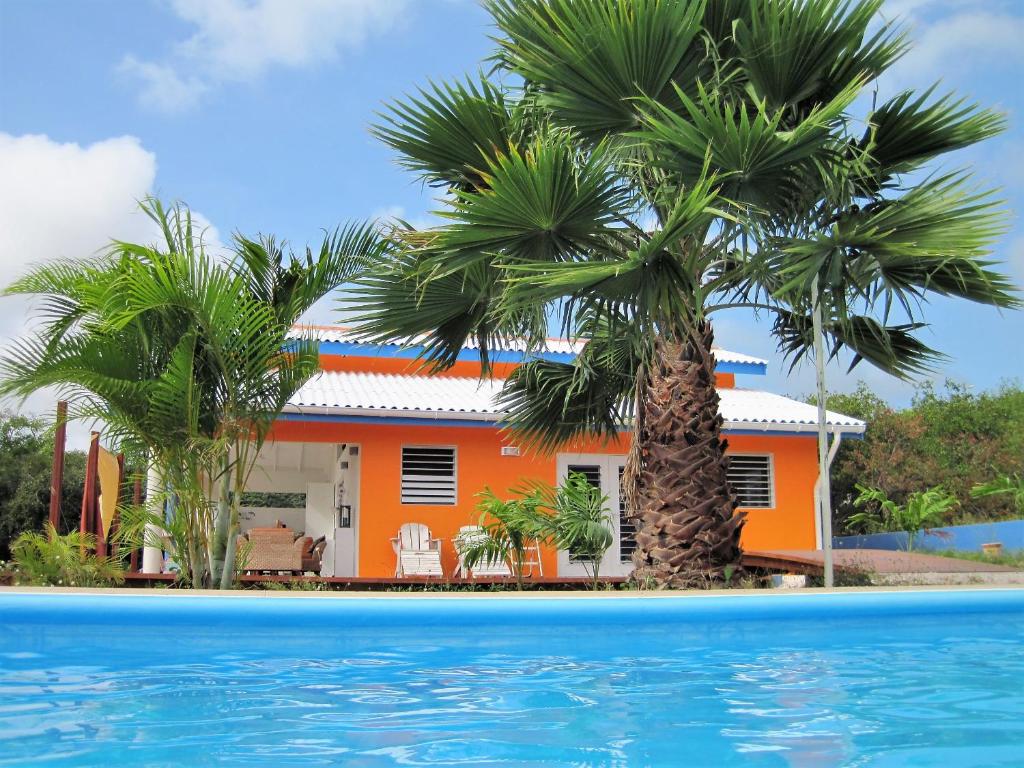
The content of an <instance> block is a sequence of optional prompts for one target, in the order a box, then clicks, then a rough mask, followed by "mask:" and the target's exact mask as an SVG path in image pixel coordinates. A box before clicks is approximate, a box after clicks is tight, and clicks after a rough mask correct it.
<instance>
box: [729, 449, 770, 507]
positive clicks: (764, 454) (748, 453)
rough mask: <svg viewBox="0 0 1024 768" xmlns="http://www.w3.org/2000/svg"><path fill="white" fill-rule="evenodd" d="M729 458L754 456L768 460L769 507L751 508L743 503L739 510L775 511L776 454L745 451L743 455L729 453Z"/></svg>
mask: <svg viewBox="0 0 1024 768" xmlns="http://www.w3.org/2000/svg"><path fill="white" fill-rule="evenodd" d="M726 455H727V456H729V458H732V457H734V456H752V457H756V458H766V459H768V499H769V503H768V506H760V505H759V506H754V507H750V506H747V505H745V504H743V503H740V504H739V506H737V509H775V454H774V453H757V452H751V451H745V452H743V453H733V452H732V451H729V452H728V453H727V454H726Z"/></svg>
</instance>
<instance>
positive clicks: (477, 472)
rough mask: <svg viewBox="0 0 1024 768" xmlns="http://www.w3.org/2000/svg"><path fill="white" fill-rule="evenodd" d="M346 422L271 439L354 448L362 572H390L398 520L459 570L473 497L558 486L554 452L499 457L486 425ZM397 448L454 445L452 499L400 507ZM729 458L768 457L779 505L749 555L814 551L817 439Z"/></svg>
mask: <svg viewBox="0 0 1024 768" xmlns="http://www.w3.org/2000/svg"><path fill="white" fill-rule="evenodd" d="M394 422H395V423H393V424H380V423H373V424H367V423H345V422H336V421H280V422H278V423H277V424H276V425H275V427H274V430H273V433H272V434H271V439H272V440H278V441H287V442H293V441H298V442H309V443H358V444H359V445H360V461H361V470H360V471H361V489H362V490H361V498H360V502H359V517H358V534H359V575H360V576H371V577H373V576H376V577H383V576H391V575H393V573H394V567H395V556H394V552H393V550H392V547H391V542H390V539H391V537H393V536H395V534H396V533H397V531H398V528H399V526H401V525H402V524H403V523H409V522H419V523H424V524H426V525H427V526H428V527H429V528H430V530H431V532H432V534H433V535H434V536H436V537H439V538H441V539H442V562H443V565H444V569H445V572H446V573H451V572H452V571H453V570H454V568H455V564H456V560H455V552H454V549H453V547H452V544H451V540H452V538H453V537H454V536H455V534H456V533H457V532H458V530H459V528H460V527H461V526H463V525H470V524H474V523H476V522H477V520H478V518H479V515H478V513H477V512H476V511H475V505H476V498H475V496H476V494H477V493H479V492H480V491H481V490H482V489H483V488H484V487H485V486H486V487H490V488H491V489H492V490H494V491H495V492H496V493H498V494H505V493H509V492H510V491H511V490H512V489H514V488H515V487H516V486H517V485H519V484H520V483H522V481H523V480H525V479H536V480H541V481H544V482H547V483H552V484H553V483H555V482H556V480H557V477H556V460H555V457H554V456H540V455H537V454H535V453H532V452H529V451H525V450H524V451H523V455H521V456H502V455H501V447H502V446H503V445H511V444H514V441H512V440H511V439H510V438H509V437H508V436H505V435H502V434H501V433H500V432H499V430H497V429H496V428H494V427H493V426H491V425H480V426H435V425H412V424H403V423H402V422H401V420H400V419H395V420H394ZM403 445H444V446H455V447H456V448H457V459H456V462H457V503H456V505H455V506H450V505H445V506H440V505H404V504H402V503H401V495H400V492H401V479H400V474H401V451H402V446H403ZM729 445H730V450H731V451H735V452H749V453H771V454H773V455H774V473H775V478H774V485H775V504H776V506H775V508H774V509H770V510H768V509H766V510H751V511H750V512H749V515H748V522H747V524H746V526H745V528H744V531H743V538H742V542H743V545H744V547H746V548H748V549H768V548H784V549H807V548H813V547H814V543H815V542H814V538H815V537H814V515H813V490H814V482H815V478H816V476H817V475H816V472H817V468H816V453H815V442H814V438H813V437H812V436H809V437H803V436H800V437H794V436H748V435H733V436H730V437H729ZM571 450H572V451H574V452H581V453H612V454H623V453H625V452H626V444H625V442H624V441H622V440H616V441H611V442H603V441H599V440H592V441H584V442H582V443H580V444H574V445H573V446H572V448H571ZM542 559H543V565H544V574H545V575H550V576H554V575H556V574H557V565H556V554H555V552H554V551H553V550H551V551H546V552H544V553H543V557H542Z"/></svg>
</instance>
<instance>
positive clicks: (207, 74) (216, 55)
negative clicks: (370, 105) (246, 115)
mask: <svg viewBox="0 0 1024 768" xmlns="http://www.w3.org/2000/svg"><path fill="white" fill-rule="evenodd" d="M408 6H409V2H408V0H172V3H171V9H172V10H173V11H174V13H175V14H176V15H177V16H178V17H179V18H181V19H182V20H183V21H185V22H187V23H189V24H191V25H193V26H194V27H195V32H194V33H193V34H192V36H191V37H189V38H187V39H185V40H182V41H180V42H178V43H177V44H176V45H175V46H174V51H173V54H172V56H171V57H170V59H169V60H168V61H164V62H149V61H141V60H139V59H138V58H136V57H135V56H133V55H128V56H126V57H125V58H124V60H123V61H122V63H121V66H120V69H121V71H122V72H124V73H126V74H128V75H131V76H133V77H134V78H135V79H137V80H138V81H139V82H140V84H141V87H142V89H141V91H140V94H139V96H140V100H141V101H142V103H143V104H144V105H146V106H149V107H153V108H156V109H160V110H163V111H167V112H175V111H181V110H184V109H188V108H190V107H194V106H195V105H196V104H198V103H199V101H200V100H201V97H202V96H203V94H204V93H206V92H207V91H209V90H210V89H211V88H213V87H215V86H217V85H220V84H222V83H226V82H246V81H252V80H255V79H257V78H259V77H260V76H261V75H263V74H264V73H266V72H267V71H268V70H269V69H271V68H272V67H278V66H280V67H288V68H303V67H311V66H314V65H316V64H319V63H322V62H328V61H333V60H335V59H336V58H337V57H338V56H339V55H340V54H341V53H342V52H343V51H346V50H351V49H354V48H358V47H359V46H360V45H362V44H363V43H364V42H365V41H366V40H367V39H369V38H370V37H371V36H373V35H375V34H379V33H381V32H384V31H387V30H389V29H391V28H392V27H394V25H395V24H396V23H398V22H399V21H400V20H401V18H402V17H403V15H404V14H405V11H406V9H407V8H408ZM183 73H184V74H183Z"/></svg>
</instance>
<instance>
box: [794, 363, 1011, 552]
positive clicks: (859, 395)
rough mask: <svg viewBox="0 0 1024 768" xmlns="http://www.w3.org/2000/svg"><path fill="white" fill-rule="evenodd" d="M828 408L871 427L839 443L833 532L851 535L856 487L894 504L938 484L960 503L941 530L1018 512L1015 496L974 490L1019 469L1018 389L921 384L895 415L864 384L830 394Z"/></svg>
mask: <svg viewBox="0 0 1024 768" xmlns="http://www.w3.org/2000/svg"><path fill="white" fill-rule="evenodd" d="M809 400H810V401H811V402H813V401H814V399H813V398H809ZM828 407H829V408H830V409H832V410H837V411H840V412H842V413H846V414H849V415H851V416H855V417H856V418H859V419H864V420H865V421H866V422H867V424H868V427H867V431H866V432H865V435H864V439H863V440H848V441H845V442H844V443H843V444H842V445H841V446H840V449H839V453H838V454H837V456H836V459H835V463H834V464H833V466H832V503H833V507H834V509H835V511H836V520H837V527H836V531H837V533H854V532H856V531H855V529H852V528H850V527H849V526H848V524H847V522H846V521H847V520H848V519H849V517H850V516H851V515H852V514H854V513H855V507H854V500H855V499H856V498H857V496H858V491H857V488H856V486H857V485H858V484H860V485H864V486H868V487H871V488H877V489H880V490H881V491H882V492H884V493H885V495H886V496H887V497H888V498H891V499H893V500H894V501H895V502H897V503H899V504H904V503H906V501H907V499H908V498H909V497H910V495H911V494H913V493H915V492H918V491H921V490H923V489H925V488H930V487H932V486H936V485H941V486H942V487H944V488H945V489H946V490H947V491H949V492H950V493H951V494H952V495H953V496H954V497H955V498H956V500H957V502H958V505H957V506H956V507H955V508H954V509H949V510H946V513H945V516H944V519H943V520H942V521H941V524H944V525H951V524H957V523H964V522H979V521H985V520H999V519H1007V518H1013V517H1016V516H1018V515H1019V511H1018V510H1017V509H1016V507H1015V504H1014V497H1013V495H1012V494H999V493H997V494H987V495H980V496H979V495H976V494H974V493H972V490H973V489H974V487H975V486H978V485H982V484H985V483H989V482H991V481H994V480H996V479H998V478H1000V477H1009V476H1012V475H1014V474H1015V473H1021V472H1022V471H1024V389H1021V387H1020V386H1019V385H1016V384H1004V385H1003V386H1001V387H1000V388H998V389H996V390H995V391H993V392H981V393H974V392H971V391H970V390H969V389H968V388H966V387H964V386H961V385H957V384H955V383H952V382H950V383H947V385H946V390H945V391H944V392H938V391H936V390H935V388H934V386H933V385H931V384H923V385H921V386H920V388H919V389H918V391H917V393H916V394H915V396H914V398H913V400H912V401H911V405H910V406H909V407H908V408H905V409H902V410H897V409H895V408H893V407H891V406H890V405H889V404H888V403H886V402H885V401H884V400H882V399H881V398H880V397H878V396H877V395H875V394H874V393H873V392H871V390H870V389H869V388H868V386H867V385H866V384H864V383H863V382H861V383H860V384H859V385H858V387H857V390H856V391H855V392H854V393H852V394H832V395H829V397H828Z"/></svg>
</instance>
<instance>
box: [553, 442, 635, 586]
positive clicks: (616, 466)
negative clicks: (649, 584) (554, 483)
mask: <svg viewBox="0 0 1024 768" xmlns="http://www.w3.org/2000/svg"><path fill="white" fill-rule="evenodd" d="M625 465H626V457H625V456H609V455H607V454H600V453H560V454H558V463H557V466H558V482H559V483H561V482H563V481H564V480H565V478H566V477H568V476H569V475H570V474H576V473H578V474H581V475H583V476H585V477H586V478H587V482H589V483H590V484H591V485H593V486H594V487H595V488H600V489H601V493H602V494H604V495H605V496H607V497H608V514H609V517H611V522H612V530H613V532H614V540H613V541H612V545H611V547H609V548H608V551H607V552H606V553H605V555H604V557H603V558H602V559H601V571H600V572H601V574H602V575H604V576H628V575H629V574H630V573H632V572H633V550H634V549H635V548H636V539H635V537H634V535H633V534H634V531H633V523H632V522H630V521H629V520H627V519H626V505H625V503H624V501H623V498H622V493H621V485H622V471H623V467H625ZM558 575H559V576H587V575H588V574H587V569H586V567H585V563H584V562H583V561H581V560H580V559H579V558H578V557H576V556H575V555H573V554H572V553H571V552H569V551H567V550H559V551H558Z"/></svg>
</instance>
